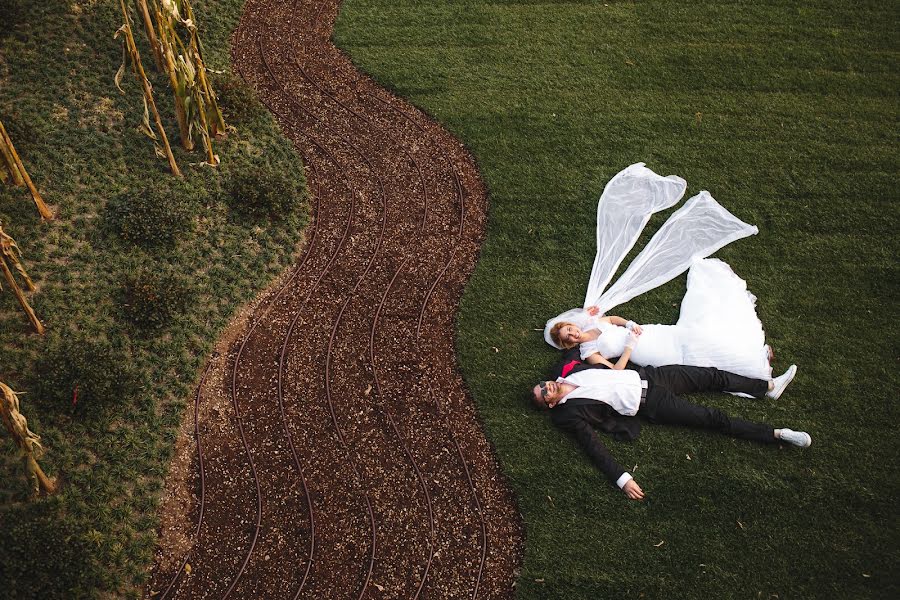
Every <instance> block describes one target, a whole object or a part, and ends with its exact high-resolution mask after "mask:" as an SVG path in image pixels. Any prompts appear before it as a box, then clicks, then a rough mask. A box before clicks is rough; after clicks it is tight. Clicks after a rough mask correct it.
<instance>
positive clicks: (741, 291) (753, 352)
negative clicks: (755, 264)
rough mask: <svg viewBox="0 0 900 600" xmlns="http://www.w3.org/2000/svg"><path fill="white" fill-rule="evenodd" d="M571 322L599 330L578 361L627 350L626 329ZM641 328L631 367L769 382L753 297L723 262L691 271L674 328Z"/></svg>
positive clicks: (585, 319)
mask: <svg viewBox="0 0 900 600" xmlns="http://www.w3.org/2000/svg"><path fill="white" fill-rule="evenodd" d="M575 321H577V322H576V325H579V327H581V328H582V329H583V330H585V331H588V330H591V329H598V330H599V331H600V336H599V337H598V338H597V339H596V340H594V341H591V342H585V343H583V344H581V347H580V351H581V358H582V360H583V359H586V358H587V357H588V356H590V355H591V354H594V353H595V352H599V353H600V354H601V355H602V356H603V357H605V358H614V357H617V356H621V355H622V352H624V351H625V340H626V338H627V337H628V330H627V329H626V328H624V327H621V326H618V325H612V324H610V323H602V322H600V321H599V318H598V317H591V316H589V315H588V314H587V313H586V312H584V311H581V315H580V316H576V318H575V319H574V320H573V322H575ZM579 322H580V324H579ZM641 328H642V329H643V333H642V334H641V336H640V338H639V339H638V343H637V345H636V346H635V347H634V349H633V350H632V352H631V361H632V362H634V363H635V364H638V365H641V366H648V365H649V366H653V367H660V366H662V365H692V366H696V367H716V368H718V369H722V370H724V371H731V372H732V373H737V374H738V375H744V376H745V377H754V378H756V379H770V378H771V375H772V369H771V367H770V366H769V357H768V348H767V347H766V345H765V333H764V332H763V327H762V323H761V322H760V320H759V319H758V318H757V316H756V297H755V296H753V294H751V293H750V292H748V291H747V285H746V283H745V282H744V280H743V279H741V278H740V277H738V276H737V275H735V274H734V272H733V271H732V270H731V268H730V267H729V266H728V265H727V264H725V263H724V262H722V261H721V260H717V259H714V258H708V259H705V260H701V261H698V262H695V263H694V265H693V266H692V267H691V269H690V271H689V272H688V289H687V293H686V294H685V296H684V300H682V302H681V314H680V316H679V319H678V322H677V323H676V324H675V325H660V324H655V325H641Z"/></svg>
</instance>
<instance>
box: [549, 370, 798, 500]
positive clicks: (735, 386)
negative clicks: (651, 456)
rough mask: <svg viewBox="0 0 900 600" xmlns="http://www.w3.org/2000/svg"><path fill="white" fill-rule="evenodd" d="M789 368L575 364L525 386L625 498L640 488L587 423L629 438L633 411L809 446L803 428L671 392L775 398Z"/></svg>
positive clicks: (652, 418) (634, 431) (635, 429)
mask: <svg viewBox="0 0 900 600" xmlns="http://www.w3.org/2000/svg"><path fill="white" fill-rule="evenodd" d="M796 372H797V367H796V366H795V365H791V368H790V369H788V370H787V372H785V373H784V375H781V376H780V377H776V378H775V379H772V380H769V381H766V380H763V379H751V378H749V377H742V376H740V375H736V374H735V373H729V372H728V371H720V370H719V369H715V368H712V367H690V366H685V365H667V366H664V367H641V368H639V369H637V370H630V369H625V370H611V369H606V368H595V367H592V366H589V365H582V366H579V367H575V369H573V370H572V371H571V372H570V373H569V374H568V375H567V376H566V377H560V378H558V379H557V380H556V381H543V382H541V383H539V384H538V385H536V386H534V389H533V390H532V391H533V394H534V403H535V405H536V406H537V407H538V408H541V409H553V410H552V411H551V420H552V421H553V424H554V425H556V426H557V427H559V428H561V429H563V430H565V431H568V432H569V433H571V434H572V435H574V436H575V438H576V439H577V440H578V443H579V444H580V445H581V446H582V447H583V448H584V450H585V451H586V452H587V453H588V454H589V455H590V457H591V459H592V460H593V461H594V463H595V464H596V465H597V467H598V468H599V469H600V470H601V471H603V473H604V474H605V475H606V476H607V477H608V478H609V480H610V481H611V482H614V483H615V484H616V485H617V486H619V488H620V489H621V490H622V491H623V492H625V495H626V496H628V497H629V498H631V499H632V500H643V498H644V492H643V490H641V487H640V486H639V485H638V484H637V482H636V481H635V480H634V478H632V476H631V474H630V473H628V472H626V471H625V469H623V468H622V467H621V466H619V464H618V463H617V462H616V461H615V460H614V459H613V457H612V456H611V455H610V453H609V451H608V450H607V449H606V447H605V446H604V445H603V444H602V443H601V442H600V439H599V438H598V437H597V433H596V432H595V431H594V426H597V427H598V428H599V429H601V430H602V431H605V432H607V433H611V434H612V435H613V437H614V438H615V439H618V440H632V439H634V438H636V437H637V436H638V433H639V431H640V424H639V422H638V421H637V420H636V419H633V418H630V417H635V416H641V417H643V418H645V419H646V420H648V421H649V422H651V423H669V424H672V425H686V426H688V427H701V428H706V429H716V430H718V431H721V432H722V433H725V434H727V435H731V436H734V437H739V438H745V439H749V440H756V441H758V442H762V443H767V444H774V443H777V442H778V441H779V440H781V441H782V442H787V443H789V444H793V445H794V446H799V447H801V448H806V447H808V446H809V445H810V444H811V443H812V438H811V437H810V436H809V434H808V433H805V432H803V431H792V430H790V429H774V428H773V427H772V426H770V425H766V424H764V423H753V422H750V421H745V420H743V419H737V418H734V417H729V416H728V415H726V414H725V413H723V412H722V411H720V410H718V409H715V408H707V407H704V406H700V405H697V404H693V403H691V402H688V401H687V400H685V399H683V398H680V397H679V396H677V395H676V394H690V393H696V392H722V391H729V392H742V393H745V394H749V395H751V396H753V397H755V398H761V397H763V396H764V395H765V396H768V397H770V398H773V399H777V398H778V397H779V396H781V393H782V392H783V391H784V389H785V388H786V387H787V385H788V384H789V383H790V382H791V380H792V379H793V378H794V375H795V374H796Z"/></svg>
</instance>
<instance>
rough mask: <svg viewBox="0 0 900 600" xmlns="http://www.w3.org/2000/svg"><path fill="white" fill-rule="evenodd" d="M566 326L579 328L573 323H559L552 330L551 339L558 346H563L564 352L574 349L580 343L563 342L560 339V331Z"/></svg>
mask: <svg viewBox="0 0 900 600" xmlns="http://www.w3.org/2000/svg"><path fill="white" fill-rule="evenodd" d="M566 325H572V326H573V327H577V325H575V323H571V322H569V321H560V322H559V323H555V324H554V325H553V327H551V328H550V339H552V340H553V341H554V342H556V345H557V346H562V348H563V349H564V350H568V349H569V348H574V347H575V346H577V345H578V342H563V341H562V340H560V338H559V330H560V329H562V328H563V327H565V326H566Z"/></svg>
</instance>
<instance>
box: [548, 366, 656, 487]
mask: <svg viewBox="0 0 900 600" xmlns="http://www.w3.org/2000/svg"><path fill="white" fill-rule="evenodd" d="M606 368H607V367H606V366H604V365H589V364H582V365H578V366H576V367H574V368H572V369H571V371H569V373H568V374H570V375H571V374H572V373H578V372H580V371H584V370H585V369H606ZM626 368H627V369H632V370H634V371H637V370H638V369H640V367H639V366H638V365H636V364H634V363H632V362H629V363H628V366H626ZM550 420H551V421H552V422H553V424H554V425H556V426H557V427H559V428H560V429H562V430H564V431H567V432H569V433H571V434H572V435H573V436H574V437H575V439H576V440H577V441H578V444H579V445H580V446H581V447H582V448H584V450H585V452H587V454H588V456H590V457H591V460H593V461H594V464H595V465H597V468H599V469H600V470H601V471H602V472H603V474H604V475H606V476H607V477H608V478H609V480H610V481H611V482H612V483H615V482H616V481H617V480H618V479H619V477H621V476H622V473H624V472H625V469H623V468H622V467H621V466H620V465H619V463H617V462H616V461H615V459H613V457H612V455H611V454H610V453H609V450H607V449H606V446H604V445H603V442H601V441H600V438H599V437H598V436H597V432H596V431H595V430H594V429H595V428H596V429H599V430H600V431H603V432H605V433H609V434H611V435H612V436H613V439H616V440H618V441H631V440H633V439H635V438H636V437H637V436H638V435H639V434H640V431H641V424H640V421H638V420H637V419H636V418H634V417H626V416H624V415H620V414H619V413H617V412H616V411H615V410H613V408H612V407H611V406H609V405H608V404H604V403H603V402H597V401H596V400H591V399H589V398H569V399H568V400H567V401H566V402H565V404H557V405H556V406H555V407H553V408H551V409H550Z"/></svg>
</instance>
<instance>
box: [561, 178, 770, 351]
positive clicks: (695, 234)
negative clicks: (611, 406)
mask: <svg viewBox="0 0 900 600" xmlns="http://www.w3.org/2000/svg"><path fill="white" fill-rule="evenodd" d="M686 187H687V183H686V182H685V181H684V180H683V179H681V178H680V177H675V176H669V177H661V176H659V175H657V174H656V173H654V172H653V171H651V170H650V169H647V168H646V167H645V166H644V164H643V163H637V164H634V165H631V166H630V167H628V168H626V169H624V170H623V171H621V172H620V173H619V174H617V175H616V176H615V177H613V179H612V180H611V181H610V182H609V183H608V184H607V185H606V188H605V189H604V190H603V194H602V195H601V196H600V202H599V204H598V206H597V255H596V258H595V259H594V267H593V269H592V270H591V278H590V281H589V282H588V290H587V294H586V296H585V301H584V306H585V308H586V307H588V306H597V307H599V309H600V314H603V313H606V312H608V311H610V310H611V309H613V308H615V307H616V306H618V305H620V304H623V303H625V302H627V301H629V300H631V299H632V298H634V297H635V296H638V295H639V294H643V293H644V292H646V291H649V290H652V289H653V288H655V287H658V286H660V285H662V284H664V283H666V282H667V281H669V280H671V279H673V278H675V277H677V276H678V275H680V274H681V273H683V272H685V271H686V270H687V269H688V268H690V266H691V264H692V263H693V262H694V261H695V260H698V259H701V258H705V257H707V256H709V255H710V254H712V253H713V252H715V251H716V250H718V249H719V248H721V247H723V246H725V245H727V244H729V243H731V242H733V241H735V240H738V239H740V238H743V237H747V236H749V235H753V234H755V233H758V231H759V230H758V229H757V228H756V227H755V226H753V225H749V224H747V223H744V222H743V221H741V220H740V219H738V218H737V217H735V216H734V215H733V214H731V213H730V212H728V210H726V209H725V208H724V207H723V206H721V205H720V204H719V203H718V202H716V201H715V199H714V198H713V197H712V196H711V195H710V194H709V192H706V191H702V192H700V193H699V194H697V195H696V196H694V197H693V198H691V199H690V200H688V201H687V202H686V203H685V205H684V206H683V207H681V208H680V209H679V210H677V211H676V212H675V213H673V214H672V216H671V217H669V219H668V220H667V221H666V222H665V224H664V225H663V226H662V227H661V228H660V229H659V231H657V232H656V234H655V235H654V236H653V238H652V239H651V240H650V242H649V243H648V244H647V246H646V247H645V248H644V249H643V250H642V251H641V253H640V254H638V256H637V257H636V258H635V259H634V261H632V263H631V265H629V267H628V269H627V270H626V271H625V273H623V274H622V276H621V277H620V278H619V280H618V281H616V283H615V284H613V286H612V287H610V288H609V290H607V291H606V292H605V293H604V291H603V290H604V289H605V288H606V285H607V284H608V283H609V281H610V279H611V278H612V276H613V275H614V274H615V272H616V269H617V268H618V267H619V265H620V264H621V262H622V260H624V258H625V256H626V255H627V254H628V252H629V251H630V250H631V248H632V247H633V246H634V244H635V242H637V239H638V237H639V236H640V233H641V231H642V230H643V229H644V226H645V225H646V224H647V221H648V220H649V219H650V217H651V216H652V214H653V213H654V212H658V211H660V210H664V209H665V208H668V207H670V206H672V205H674V204H675V203H677V202H678V200H680V199H681V197H682V196H683V195H684V191H685V189H686ZM587 319H588V317H587V315H586V314H585V313H584V312H583V311H582V310H580V309H573V310H569V311H566V312H564V313H562V314H561V315H558V316H556V317H554V318H552V319H550V320H549V321H547V324H546V326H545V328H544V340H545V341H546V342H547V343H548V344H550V345H551V346H554V347H555V348H559V346H558V345H557V344H556V343H554V342H553V340H552V338H551V337H550V329H551V328H552V327H553V325H554V324H556V323H558V322H559V321H570V322H574V323H576V324H577V325H579V326H580V327H582V328H583V327H584V326H586V325H587V324H588V323H587Z"/></svg>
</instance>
